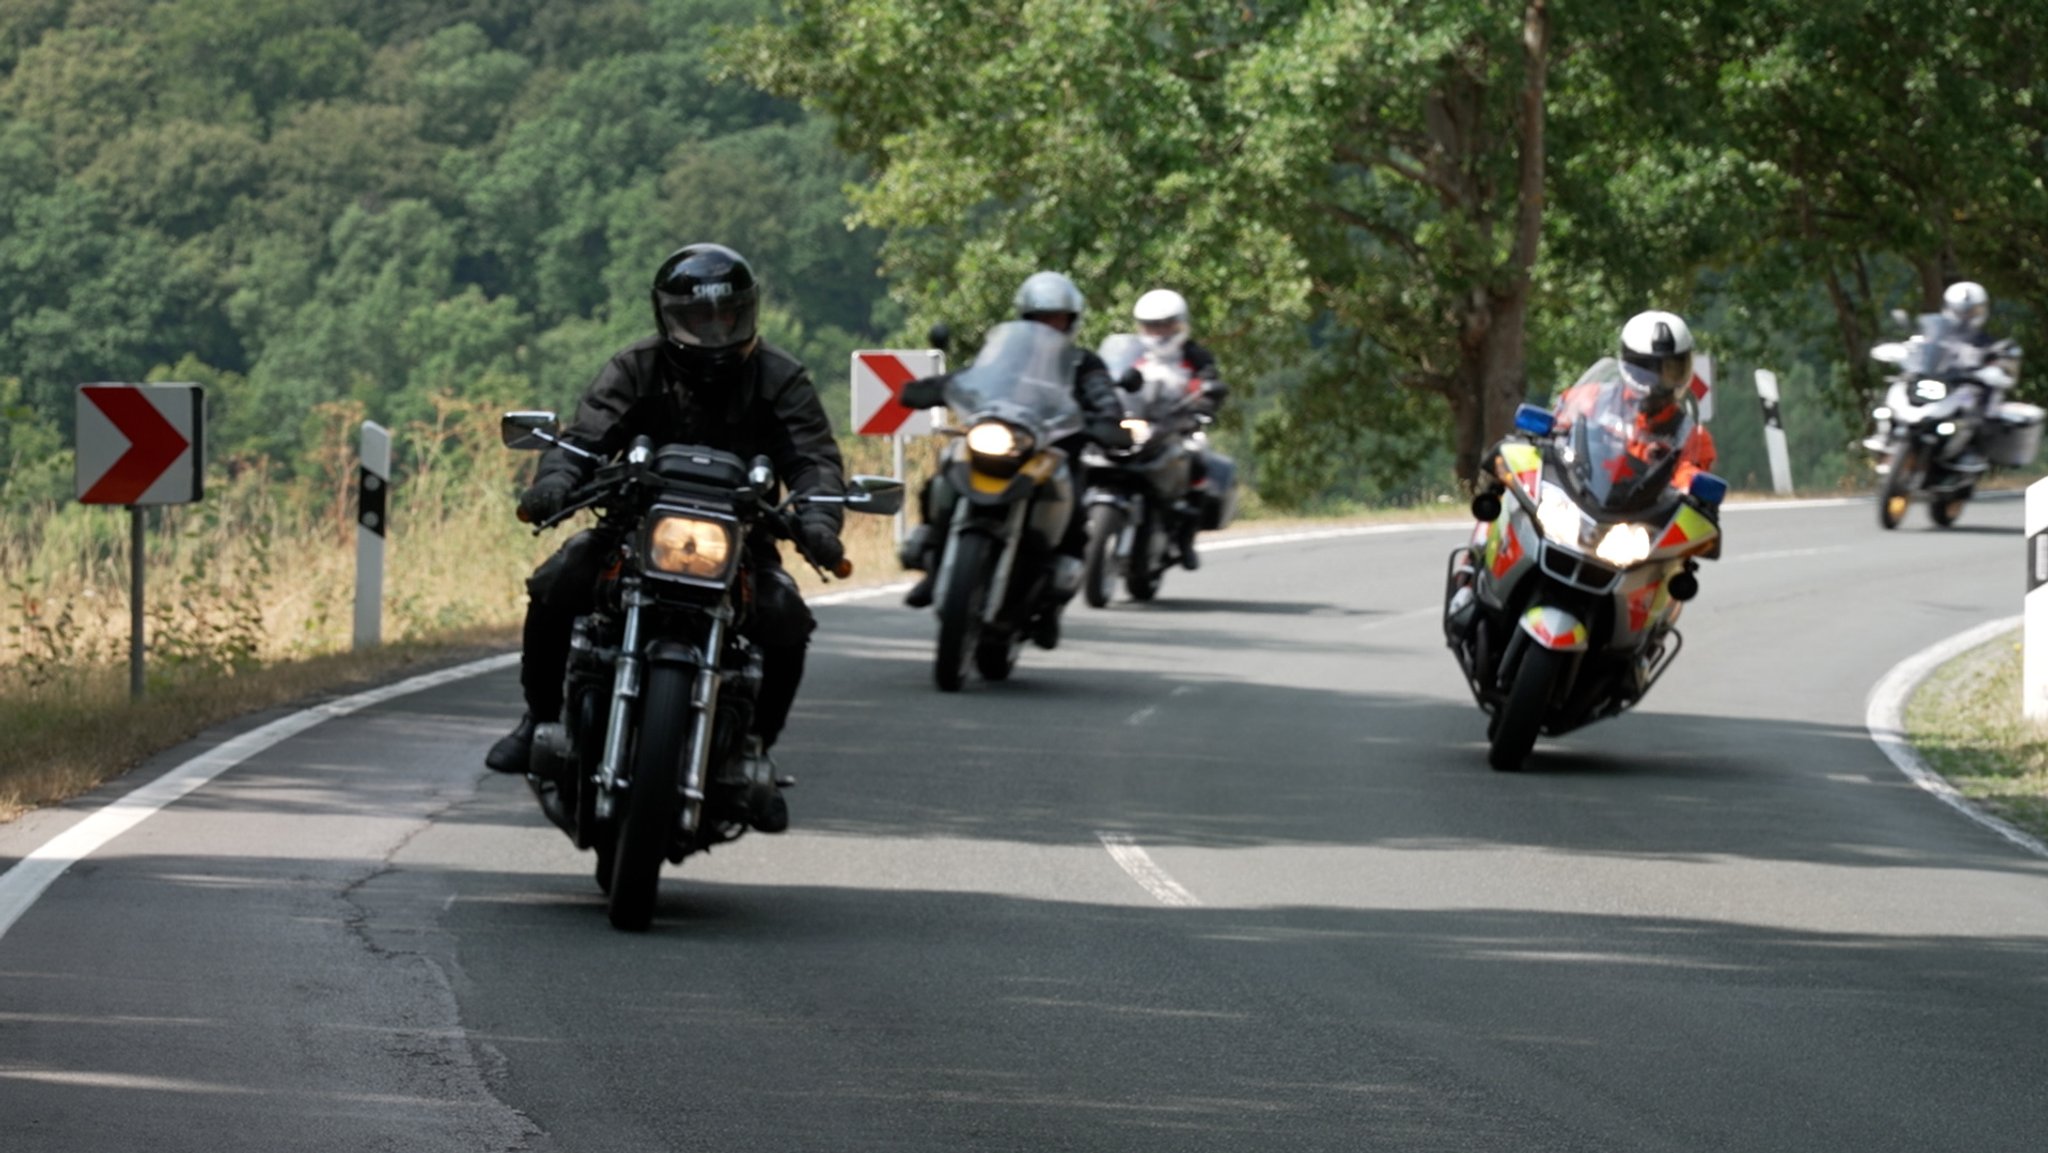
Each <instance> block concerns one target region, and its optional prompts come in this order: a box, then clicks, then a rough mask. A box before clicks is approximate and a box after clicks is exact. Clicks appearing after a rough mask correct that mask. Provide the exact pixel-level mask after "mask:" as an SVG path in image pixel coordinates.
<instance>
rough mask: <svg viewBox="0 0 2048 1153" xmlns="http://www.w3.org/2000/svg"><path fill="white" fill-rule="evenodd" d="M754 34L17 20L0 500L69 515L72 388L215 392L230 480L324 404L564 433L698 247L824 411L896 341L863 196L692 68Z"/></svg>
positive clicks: (2, 155) (673, 9)
mask: <svg viewBox="0 0 2048 1153" xmlns="http://www.w3.org/2000/svg"><path fill="white" fill-rule="evenodd" d="M768 11H769V5H768V4H767V3H766V2H765V0H644V2H643V0H608V2H603V3H590V2H586V0H468V2H462V3H449V2H440V0H435V2H428V0H11V2H10V3H7V4H5V5H0V410H4V411H5V412H6V414H7V417H8V422H7V426H6V431H5V432H0V467H4V468H5V469H6V471H5V473H4V474H0V484H4V485H5V491H4V492H0V500H5V501H7V502H8V503H11V504H14V505H16V506H17V507H18V506H19V505H20V503H21V502H23V501H27V500H33V499H37V498H44V497H50V496H56V495H60V494H62V493H64V492H66V491H68V487H69V483H70V479H69V475H68V466H66V467H50V466H49V465H48V462H49V458H50V457H51V455H52V450H53V449H54V448H55V447H56V446H57V445H60V444H63V443H68V439H69V425H70V421H71V419H72V407H73V403H72V399H71V394H72V388H73V386H74V385H76V384H78V383H80V382H83V381H93V380H139V379H145V378H155V379H182V380H199V381H202V382H205V383H207V384H209V385H210V386H212V390H211V404H212V410H213V421H214V427H215V437H214V440H213V451H214V455H215V457H216V458H217V459H219V460H222V461H224V462H231V461H232V460H233V459H234V458H237V457H243V458H246V457H251V456H256V455H261V456H264V457H266V458H268V459H269V461H270V462H271V463H272V465H273V466H274V467H275V468H279V469H282V470H285V471H289V470H290V469H291V468H292V467H293V466H294V464H295V462H297V461H298V460H299V459H300V458H301V456H302V454H303V452H304V451H305V448H306V446H307V445H308V444H309V443H310V441H311V438H312V437H313V436H314V435H315V433H316V430H317V429H319V428H320V427H322V424H321V420H322V418H321V410H320V407H319V406H322V405H326V404H333V403H335V402H344V401H354V402H358V403H359V404H360V405H361V408H362V410H363V411H365V412H366V413H367V414H368V415H369V416H371V417H373V418H375V419H378V420H380V421H384V422H386V423H389V424H393V425H394V426H395V425H398V424H402V423H405V422H409V421H414V420H419V419H423V418H431V417H432V416H433V414H434V411H435V406H436V404H437V403H438V402H441V401H443V400H445V399H449V398H453V399H458V400H459V399H486V400H493V401H506V402H519V403H522V404H527V405H530V404H533V403H536V402H538V403H545V404H549V405H562V404H566V403H567V402H568V401H569V400H570V399H571V398H572V397H573V396H574V394H575V392H576V391H577V390H578V389H580V388H581V386H582V385H583V384H584V383H585V382H586V381H587V380H588V379H589V378H590V376H591V375H592V374H593V373H594V372H595V371H596V369H597V367H598V366H599V364H601V363H602V360H603V358H604V357H605V356H606V355H607V354H608V353H609V352H610V351H611V350H612V349H613V348H614V347H616V346H617V345H619V344H622V343H624V342H626V341H628V340H631V339H635V338H637V337H639V336H641V335H643V334H644V333H645V332H647V331H648V330H649V329H650V327H651V319H650V314H649V312H648V303H647V288H646V286H647V283H648V279H649V277H650V275H651V273H652V272H653V269H654V266H655V264H656V263H657V262H658V261H659V260H660V259H661V257H662V256H664V255H665V254H666V253H667V252H669V251H670V250H672V249H673V248H675V247H676V246H677V245H679V244H681V243H686V242H688V241H692V240H702V239H719V240H723V241H725V242H727V243H731V244H733V245H735V246H737V247H740V248H741V249H742V250H744V251H746V252H748V253H749V255H751V256H753V257H754V258H755V259H756V261H757V262H758V263H759V265H760V266H761V268H762V269H763V270H764V274H765V276H766V278H767V280H768V282H769V290H770V298H769V299H770V305H771V310H772V311H771V315H770V316H769V317H768V318H767V319H766V324H767V327H768V331H769V333H770V338H771V339H774V340H777V341H779V342H782V343H785V344H789V345H792V346H794V348H795V350H796V351H797V352H798V353H799V354H800V355H803V356H806V357H808V358H810V359H812V360H813V362H814V363H816V364H817V365H818V366H819V369H820V376H821V378H823V379H827V380H830V379H833V378H836V377H838V376H839V375H841V373H834V372H831V371H829V367H828V366H830V365H832V364H835V363H836V364H843V363H845V355H846V350H847V349H849V348H850V347H853V346H855V345H856V344H858V343H862V342H869V341H872V340H873V339H874V338H875V333H876V332H877V325H878V323H879V322H878V318H877V315H876V312H875V306H876V304H877V302H878V301H880V300H881V283H880V281H879V279H878V278H877V275H876V272H875V259H874V249H875V244H876V239H875V236H874V234H873V233H870V232H858V231H850V230H849V229H848V228H847V226H846V224H845V218H846V215H847V213H848V211H849V209H848V206H847V204H846V202H845V198H844V194H843V191H842V190H843V188H844V187H845V186H846V185H847V184H848V183H850V182H853V181H856V180H857V179H859V176H860V170H859V168H858V166H857V165H856V164H855V163H854V162H852V161H850V160H849V159H848V158H847V157H846V155H845V154H844V153H842V152H841V151H839V150H838V149H837V148H836V146H835V145H834V144H833V142H832V140H831V133H830V129H829V127H828V126H827V125H825V124H824V123H823V122H821V121H820V120H818V119H817V118H815V117H812V116H810V115H807V114H806V113H805V112H804V111H803V110H802V109H801V108H799V107H798V106H797V105H796V104H794V103H793V102H790V101H786V100H780V99H776V98H773V97H770V96H766V95H764V94H762V93H761V92H759V91H758V90H756V89H754V88H752V87H750V86H748V85H746V84H744V83H733V82H720V81H719V80H717V79H715V78H714V76H713V74H712V64H711V62H710V61H709V60H708V58H707V56H706V50H705V44H706V37H707V35H708V34H709V32H710V31H711V30H713V29H715V28H716V27H718V26H721V25H728V24H744V23H749V22H751V21H753V20H755V19H757V18H760V17H762V16H763V15H765V14H766V13H767V12H768ZM326 423H327V424H331V423H332V421H331V419H330V420H328V421H326Z"/></svg>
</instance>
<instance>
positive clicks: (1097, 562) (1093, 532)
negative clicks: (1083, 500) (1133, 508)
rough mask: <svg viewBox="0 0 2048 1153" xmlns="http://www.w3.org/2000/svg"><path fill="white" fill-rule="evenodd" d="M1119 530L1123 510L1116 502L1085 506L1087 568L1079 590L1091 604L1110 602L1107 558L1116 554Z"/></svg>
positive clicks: (1121, 529)
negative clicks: (1086, 509) (1086, 520)
mask: <svg viewBox="0 0 2048 1153" xmlns="http://www.w3.org/2000/svg"><path fill="white" fill-rule="evenodd" d="M1122 531H1123V514H1122V513H1120V512H1118V511H1117V508H1116V506H1115V505H1110V504H1098V505H1096V506H1095V507H1093V508H1091V509H1089V510H1088V552H1087V554H1086V559H1087V562H1088V568H1087V572H1086V574H1085V575H1084V576H1083V577H1082V582H1081V594H1082V595H1083V596H1085V597H1087V598H1088V607H1090V608H1098V609H1099V608H1103V607H1106V606H1107V605H1108V604H1109V579H1110V573H1109V565H1110V558H1111V557H1113V556H1115V555H1116V553H1115V549H1116V538H1117V535H1118V534H1119V533H1121V532H1122Z"/></svg>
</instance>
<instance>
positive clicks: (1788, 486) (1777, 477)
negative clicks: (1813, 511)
mask: <svg viewBox="0 0 2048 1153" xmlns="http://www.w3.org/2000/svg"><path fill="white" fill-rule="evenodd" d="M1756 395H1757V399H1759V400H1761V401H1763V404H1764V448H1765V449H1767V450H1768V451H1769V452H1770V454H1771V491H1773V492H1775V493H1777V494H1778V495H1779V496H1791V495H1792V455H1791V453H1790V452H1788V451H1787V450H1786V448H1785V422H1784V421H1783V420H1781V419H1779V416H1778V374H1777V373H1775V372H1772V371H1770V370H1769V369H1765V368H1759V369H1757V370H1756Z"/></svg>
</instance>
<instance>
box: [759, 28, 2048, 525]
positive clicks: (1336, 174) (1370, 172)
mask: <svg viewBox="0 0 2048 1153" xmlns="http://www.w3.org/2000/svg"><path fill="white" fill-rule="evenodd" d="M787 7H788V9H789V11H790V14H791V19H790V20H789V21H788V22H787V23H786V24H784V25H782V26H779V27H775V28H765V29H758V30H755V31H754V32H752V33H750V34H749V35H748V37H746V38H745V39H744V40H743V41H742V42H741V43H740V44H739V45H737V46H736V53H737V56H738V58H739V59H740V60H741V61H742V67H743V68H744V69H745V71H746V72H747V73H748V74H749V75H751V76H753V77H754V78H755V79H757V80H758V81H759V82H761V83H762V84H764V85H765V86H767V87H768V88H770V89H771V90H774V91H779V92H783V93H786V94H791V95H801V96H803V97H805V98H806V99H808V100H810V101H812V102H813V103H814V105H815V106H817V107H820V108H823V109H825V110H827V111H830V112H832V113H833V114H834V115H835V116H837V117H838V118H839V119H840V122H841V127H842V135H843V138H844V139H845V141H846V142H847V144H848V145H849V146H850V147H852V148H854V149H855V150H857V151H858V152H859V153H860V154H861V155H862V156H863V157H864V158H866V159H867V160H868V161H869V162H870V164H871V165H872V167H873V169H874V171H875V173H876V179H875V181H874V182H873V183H872V184H871V185H870V186H868V187H867V188H866V189H864V190H863V191H862V193H861V194H860V195H859V197H858V198H857V203H858V206H859V212H860V218H861V219H863V220H865V221H867V222H869V223H872V224H875V225H877V226H879V227H882V228H884V229H885V230H887V232H888V234H889V240H888V241H887V243H886V244H885V246H884V249H883V255H884V261H885V267H886V268H887V270H888V272H889V274H890V276H891V281H892V289H893V291H894V292H896V293H897V295H898V296H899V297H900V298H901V299H902V300H903V302H904V303H905V304H906V306H907V307H908V308H909V309H910V310H911V311H912V312H913V313H915V314H918V315H921V316H938V315H942V314H947V313H958V312H967V313H973V314H977V315H986V314H987V313H988V312H989V311H990V310H991V309H992V308H993V307H994V305H995V303H996V301H997V299H998V296H999V293H1000V291H1001V290H1002V288H1003V286H1004V285H1006V284H1007V283H1009V282H1010V281H1011V280H1012V279H1013V278H1014V277H1015V275H1016V274H1017V272H1018V271H1019V270H1020V269H1021V268H1023V267H1025V266H1026V265H1028V264H1029V263H1031V262H1032V261H1037V262H1041V263H1046V264H1051V265H1056V266H1058V265H1064V266H1067V267H1071V268H1074V269H1077V270H1079V271H1080V272H1081V273H1082V274H1083V275H1084V279H1083V283H1084V284H1090V285H1093V286H1095V287H1097V288H1099V289H1100V290H1102V295H1103V296H1104V297H1105V298H1106V299H1107V300H1110V301H1115V302H1121V301H1125V300H1127V299H1128V298H1129V296H1130V295H1131V294H1132V292H1133V291H1135V290H1137V289H1141V288H1143V287H1147V286H1149V285H1150V284H1152V283H1154V282H1157V281H1161V280H1164V281H1170V282H1173V283H1177V284H1185V285H1190V286H1192V287H1193V290H1194V291H1193V293H1192V294H1191V295H1193V296H1194V297H1195V298H1196V300H1197V301H1198V302H1199V303H1200V307H1201V310H1202V321H1203V323H1204V327H1205V329H1206V331H1208V332H1209V333H1211V334H1213V335H1214V337H1215V339H1216V342H1217V343H1218V344H1219V345H1221V346H1222V347H1223V349H1224V352H1225V354H1226V360H1227V362H1229V363H1235V364H1238V365H1242V366H1251V367H1265V368H1275V369H1279V370H1280V371H1276V372H1275V373H1274V374H1273V375H1272V376H1271V377H1270V378H1268V379H1265V380H1263V381H1262V382H1261V383H1263V384H1264V385H1266V386H1267V387H1266V389H1265V391H1266V392H1267V396H1265V397H1264V398H1262V400H1261V402H1260V403H1259V404H1258V405H1257V406H1256V407H1257V409H1258V411H1257V415H1256V419H1255V429H1254V431H1255V433H1256V434H1257V435H1256V441H1257V444H1258V446H1259V448H1260V453H1259V461H1258V463H1259V464H1260V465H1261V466H1262V467H1261V470H1260V472H1259V476H1260V479H1261V483H1262V485H1263V486H1264V489H1265V491H1266V492H1267V493H1268V494H1269V495H1279V494H1284V495H1286V496H1289V497H1295V498H1305V497H1310V496H1313V495H1315V494H1318V493H1324V492H1328V491H1330V489H1331V488H1332V487H1333V486H1336V487H1338V488H1340V489H1341V488H1344V487H1346V486H1347V485H1349V486H1350V487H1352V488H1353V489H1354V490H1356V489H1358V488H1364V489H1366V490H1368V491H1370V490H1374V489H1380V490H1384V489H1385V488H1386V487H1387V486H1388V484H1389V482H1390V481H1392V482H1398V481H1399V479H1400V478H1402V477H1403V476H1412V475H1413V469H1414V468H1415V466H1416V464H1417V462H1418V460H1420V459H1422V458H1423V457H1424V456H1425V455H1427V454H1429V453H1431V452H1438V453H1440V451H1441V450H1440V447H1439V446H1442V445H1443V444H1444V443H1445V442H1446V440H1450V441H1452V442H1453V443H1455V445H1456V446H1457V448H1458V449H1459V450H1460V456H1461V458H1462V461H1461V463H1463V464H1465V465H1469V463H1470V459H1471V457H1470V454H1471V453H1472V452H1474V451H1475V450H1476V449H1477V448H1478V447H1479V446H1481V445H1483V444H1484V443H1486V442H1487V441H1489V440H1490V439H1491V438H1492V437H1493V436H1495V435H1497V434H1498V433H1499V432H1500V431H1501V429H1502V426H1503V424H1504V422H1505V421H1506V420H1507V419H1508V417H1509V416H1510V414H1511V413H1512V410H1513V406H1514V402H1515V401H1516V400H1518V399H1520V398H1521V396H1523V395H1524V394H1525V393H1527V394H1532V395H1537V396H1541V395H1544V394H1546V393H1548V392H1549V391H1550V389H1551V388H1552V387H1553V386H1554V383H1555V382H1556V380H1557V378H1559V377H1560V376H1568V375H1569V374H1570V373H1572V372H1574V371H1575V370H1576V369H1577V368H1578V367H1579V366H1582V365H1584V364H1585V363H1587V362H1588V361H1590V360H1591V359H1592V358H1593V357H1595V356H1597V355H1598V354H1599V353H1600V352H1601V351H1603V349H1604V348H1605V347H1606V346H1607V345H1608V344H1609V343H1610V342H1611V341H1612V340H1613V338H1614V333H1615V332H1616V331H1617V330H1618V328H1619V325H1620V322H1621V320H1622V319H1623V318H1624V317H1625V316H1627V315H1628V314H1629V313H1630V312H1633V311H1636V310H1637V309H1640V308H1643V307H1650V306H1663V307H1670V308H1676V309H1678V310H1681V311H1686V312H1689V313H1692V314H1693V315H1694V316H1695V317H1696V318H1709V317H1711V318H1713V319H1714V320H1717V321H1720V322H1723V323H1722V324H1721V326H1719V327H1715V326H1710V325H1706V324H1702V325H1700V326H1699V327H1700V336H1701V338H1702V343H1703V345H1704V346H1705V347H1707V348H1709V349H1711V350H1713V351H1716V352H1718V353H1720V354H1721V355H1722V356H1723V358H1724V359H1726V360H1727V361H1728V362H1729V363H1730V364H1731V365H1735V364H1738V363H1739V364H1740V365H1742V367H1743V368H1744V372H1743V373H1742V379H1741V381H1740V383H1741V385H1742V387H1743V388H1745V389H1746V388H1747V369H1749V368H1753V367H1756V366H1757V365H1759V364H1762V363H1765V361H1764V360H1762V359H1760V358H1763V357H1766V356H1769V357H1771V358H1773V359H1772V360H1771V361H1770V363H1771V364H1773V365H1774V366H1775V367H1777V368H1778V369H1780V371H1781V373H1782V374H1783V375H1784V377H1785V379H1786V381H1787V383H1788V387H1791V388H1794V389H1803V390H1805V391H1806V392H1807V393H1808V395H1804V396H1802V395H1800V394H1798V393H1794V394H1790V395H1788V407H1790V406H1793V405H1795V404H1804V406H1805V407H1806V408H1807V409H1809V410H1810V411H1811V412H1812V414H1813V415H1814V416H1815V417H1817V418H1822V419H1820V420H1819V421H1818V422H1817V423H1816V425H1815V427H1816V428H1819V429H1821V431H1820V433H1819V443H1820V444H1822V445H1828V446H1838V445H1839V444H1840V443H1842V442H1844V441H1846V440H1848V439H1849V437H1850V428H1849V425H1848V423H1847V422H1846V421H1843V420H1841V419H1840V417H1843V416H1846V415H1848V414H1849V413H1851V412H1852V411H1853V410H1854V409H1855V408H1856V407H1857V406H1858V403H1859V402H1860V401H1861V400H1862V397H1861V396H1860V395H1859V392H1860V390H1861V389H1862V388H1864V387H1867V385H1868V384H1869V379H1868V377H1867V376H1865V375H1864V373H1863V367H1864V360H1863V356H1864V352H1865V350H1866V349H1867V347H1868V346H1869V344H1870V343H1871V341H1872V340H1873V339H1874V338H1876V337H1877V336H1878V335H1879V334H1880V333H1881V331H1882V328H1883V323H1882V320H1881V318H1882V316H1883V314H1884V312H1885V311H1886V310H1887V309H1889V308H1891V307H1893V306H1905V307H1908V308H1914V307H1918V306H1921V305H1923V304H1924V303H1925V301H1926V293H1927V291H1928V290H1929V289H1933V290H1936V291H1938V289H1939V287H1940V285H1941V284H1942V283H1944V282H1945V281H1946V280H1949V279H1954V278H1958V277H1960V276H1963V275H1969V276H1972V277H1975V278H1977V279H1980V280H1983V281H1984V282H1986V283H1987V285H1988V286H1989V287H1990V288H1991V290H1992V292H1993V295H1994V297H1995V298H1997V299H1999V300H2000V301H2001V314H2000V315H2001V321H2002V322H2004V323H2006V324H2008V325H2012V324H2018V325H2021V326H2024V327H2026V328H2028V329H2037V328H2038V327H2039V324H2038V320H2037V319H2036V317H2035V315H2034V312H2035V309H2036V307H2037V302H2038V301H2039V300H2040V298H2041V292H2040V289H2041V288H2043V287H2048V285H2043V284H2042V283H2041V272H2042V269H2043V264H2042V262H2043V259H2044V258H2043V256H2042V253H2043V252H2044V251H2048V245H2044V241H2048V195H2044V190H2043V184H2042V178H2041V171H2042V168H2041V158H2042V156H2043V154H2044V147H2043V145H2044V128H2048V125H2044V122H2043V119H2042V110H2043V109H2044V108H2048V77H2044V73H2043V70H2042V68H2041V66H2040V65H2039V64H2038V63H2037V56H2036V49H2035V45H2037V44H2038V43H2039V42H2040V38H2041V36H2040V34H2041V32H2042V31H2044V29H2043V28H2042V27H2041V25H2042V24H2043V21H2044V20H2048V5H2043V4H2042V3H2040V0H1990V2H1987V3H1980V4H1975V5H1968V6H1965V5H1955V4H1949V3H1941V2H1938V0H1844V2H1841V3H1833V4H1815V3H1811V2H1810V0H1672V2H1670V3H1666V4H1660V5H1655V6H1644V5H1641V4H1634V3H1626V2H1623V0H1576V2H1574V3H1571V4H1552V3H1550V0H1523V2H1522V3H1519V4H1498V3H1486V2H1483V0H1261V2H1257V3H1243V4H1238V3H1233V4H1225V5H1176V4H1160V3H1157V2H1155V0H1008V2H1002V3H997V4H994V5H989V4H966V3H963V2H961V0H787ZM1104 323H1107V322H1104ZM1823 397H1825V398H1826V399H1827V400H1828V401H1830V402H1831V404H1832V410H1833V412H1834V414H1835V415H1836V418H1837V419H1834V420H1827V419H1825V412H1824V411H1823V410H1824V408H1826V407H1827V406H1824V405H1822V404H1820V403H1815V402H1817V401H1819V400H1821V399H1822V398H1823ZM1447 425H1448V426H1449V431H1450V433H1451V434H1452V435H1451V436H1450V437H1446V436H1445V435H1444V433H1445V429H1446V426H1447ZM1827 425H1833V431H1832V432H1829V431H1827V429H1826V426H1827ZM1418 434H1419V435H1418ZM1834 451H1835V450H1834V448H1833V447H1829V448H1827V449H1825V450H1821V454H1822V455H1833V453H1834Z"/></svg>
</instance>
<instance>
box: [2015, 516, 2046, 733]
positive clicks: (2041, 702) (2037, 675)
mask: <svg viewBox="0 0 2048 1153" xmlns="http://www.w3.org/2000/svg"><path fill="white" fill-rule="evenodd" d="M2025 612H2026V626H2025V629H2024V631H2023V632H2022V633H2021V634H2020V640H2021V644H2022V645H2023V646H2024V652H2023V654H2022V655H2023V658H2024V660H2023V665H2024V669H2023V671H2022V673H2021V676H2020V685H2021V692H2022V693H2023V694H2024V696H2025V699H2024V700H2023V701H2022V702H2021V706H2020V707H2021V709H2022V710H2023V711H2024V712H2025V713H2026V715H2027V718H2028V719H2029V720H2035V721H2041V720H2048V480H2037V481H2035V482H2034V483H2033V484H2030V485H2028V486H2027V600H2026V609H2025Z"/></svg>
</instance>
